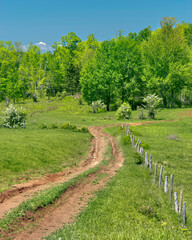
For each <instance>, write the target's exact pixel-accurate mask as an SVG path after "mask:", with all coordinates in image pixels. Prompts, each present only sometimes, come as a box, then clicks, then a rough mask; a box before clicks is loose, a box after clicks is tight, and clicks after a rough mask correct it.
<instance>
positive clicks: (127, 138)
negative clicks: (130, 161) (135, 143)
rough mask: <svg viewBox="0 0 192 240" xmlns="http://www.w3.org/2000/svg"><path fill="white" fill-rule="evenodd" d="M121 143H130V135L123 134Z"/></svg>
mask: <svg viewBox="0 0 192 240" xmlns="http://www.w3.org/2000/svg"><path fill="white" fill-rule="evenodd" d="M122 143H123V145H130V144H131V139H130V136H124V137H123V139H122Z"/></svg>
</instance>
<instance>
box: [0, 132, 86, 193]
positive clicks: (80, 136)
mask: <svg viewBox="0 0 192 240" xmlns="http://www.w3.org/2000/svg"><path fill="white" fill-rule="evenodd" d="M0 134H1V138H0V146H1V147H0V192H1V191H3V190H5V189H7V188H9V187H10V186H11V185H13V184H15V183H19V182H23V181H26V180H28V179H31V178H34V177H37V176H41V175H44V174H48V173H54V172H59V171H62V170H64V169H65V168H69V167H72V166H73V165H76V164H77V163H79V162H80V161H81V160H82V158H83V157H85V156H86V154H87V153H88V151H89V149H90V139H91V134H90V133H79V132H78V133H77V132H71V131H68V130H62V129H39V130H35V129H30V128H29V129H28V128H26V129H5V128H1V129H0Z"/></svg>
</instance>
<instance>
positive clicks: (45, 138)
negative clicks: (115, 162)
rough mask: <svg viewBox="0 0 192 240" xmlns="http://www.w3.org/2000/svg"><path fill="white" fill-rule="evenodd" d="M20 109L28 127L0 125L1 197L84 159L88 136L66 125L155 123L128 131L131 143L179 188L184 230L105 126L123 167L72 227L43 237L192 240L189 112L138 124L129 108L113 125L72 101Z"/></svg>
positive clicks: (115, 131)
mask: <svg viewBox="0 0 192 240" xmlns="http://www.w3.org/2000/svg"><path fill="white" fill-rule="evenodd" d="M17 106H19V107H20V106H22V107H24V108H25V109H26V111H27V113H28V117H27V121H26V129H22V128H19V129H6V128H0V136H1V138H0V146H1V147H0V192H2V191H3V190H5V189H8V188H10V187H11V186H12V185H13V184H15V183H18V182H23V181H27V180H28V179H31V178H35V177H39V176H42V175H44V174H47V173H53V172H58V171H62V170H64V169H66V168H69V167H72V166H74V165H76V164H77V163H78V162H79V161H81V159H83V158H84V157H85V156H86V154H87V153H88V151H89V149H90V146H91V145H90V140H91V137H92V136H91V134H90V133H88V132H82V131H77V130H76V129H75V130H70V129H63V128H62V125H63V124H67V123H69V122H70V124H71V125H75V126H76V127H77V128H78V129H81V128H82V127H84V126H87V125H88V126H94V125H106V126H107V125H110V124H116V123H129V122H141V121H153V122H154V124H146V125H141V126H136V127H130V129H131V131H132V132H133V134H134V135H135V137H136V140H137V139H140V140H141V141H142V144H143V147H144V150H145V151H147V152H148V153H149V154H152V158H153V162H154V163H157V164H158V165H159V167H160V165H163V166H164V173H163V177H164V176H165V175H167V176H169V177H170V174H173V175H174V191H175V190H177V191H178V192H179V190H180V189H181V188H183V189H184V201H186V203H187V218H188V222H187V226H182V221H181V218H180V217H179V216H178V215H177V214H176V213H175V212H174V210H173V205H172V203H171V202H170V201H169V196H168V195H167V194H164V193H163V190H162V189H160V188H159V187H157V186H156V184H154V183H153V175H152V173H150V171H149V169H146V168H144V167H143V165H142V164H137V160H138V156H137V155H136V153H135V152H134V151H133V149H132V148H131V147H130V145H126V144H125V145H124V144H123V143H122V138H123V136H124V132H123V131H122V130H120V127H112V128H107V129H106V131H107V132H109V133H110V134H111V135H113V136H115V137H116V138H117V140H118V144H119V147H120V148H122V149H123V153H124V156H125V164H124V166H123V167H122V168H121V169H120V170H119V171H118V173H117V174H116V176H115V177H114V178H113V179H112V181H111V182H110V183H109V184H108V185H107V187H106V188H105V189H103V190H101V191H99V193H98V194H97V196H96V198H95V199H93V201H92V202H90V203H89V206H88V207H87V209H86V210H85V211H84V212H82V213H81V214H80V215H79V217H78V218H77V221H76V222H75V223H74V224H72V225H69V226H65V227H64V228H63V229H61V230H59V231H57V232H56V233H54V234H53V235H51V236H49V237H48V239H59V237H61V239H155V240H156V239H191V238H192V235H191V229H192V201H191V191H192V173H191V168H192V149H191V145H192V138H191V133H192V124H191V117H192V115H190V111H192V109H163V110H160V111H159V112H158V113H157V115H156V120H149V119H144V120H139V119H138V112H137V111H133V112H132V115H131V119H129V120H121V121H117V120H116V117H115V112H104V113H98V114H93V113H92V109H91V107H90V106H88V105H87V104H85V103H83V104H79V100H78V99H74V98H72V97H66V98H64V99H63V100H51V101H49V102H48V101H47V100H45V99H42V100H41V101H40V102H37V103H33V102H32V101H26V102H25V103H18V104H17ZM4 109H5V103H1V104H0V111H3V110H4ZM161 120H162V121H161ZM170 120H176V121H170ZM45 124H46V126H47V127H46V128H45V127H44V126H45ZM158 173H159V172H158ZM42 201H43V200H42ZM41 204H42V205H43V203H41Z"/></svg>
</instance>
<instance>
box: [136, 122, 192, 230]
mask: <svg viewBox="0 0 192 240" xmlns="http://www.w3.org/2000/svg"><path fill="white" fill-rule="evenodd" d="M132 129H133V130H136V131H137V132H139V133H140V136H137V137H136V140H137V139H138V138H139V139H140V140H141V141H143V142H145V143H147V144H148V149H147V150H146V151H147V152H148V153H150V154H152V158H153V161H154V163H157V164H158V165H159V169H160V165H163V167H164V174H163V177H165V176H168V177H169V179H170V175H171V174H173V175H174V191H177V192H178V193H179V192H180V189H181V188H183V189H184V201H186V203H187V210H188V224H189V225H190V226H192V201H191V192H192V172H191V170H192V148H191V146H192V138H191V134H192V124H191V118H186V119H183V120H180V121H177V122H171V123H170V122H166V123H156V124H150V125H143V126H137V127H133V128H132ZM158 173H159V170H158Z"/></svg>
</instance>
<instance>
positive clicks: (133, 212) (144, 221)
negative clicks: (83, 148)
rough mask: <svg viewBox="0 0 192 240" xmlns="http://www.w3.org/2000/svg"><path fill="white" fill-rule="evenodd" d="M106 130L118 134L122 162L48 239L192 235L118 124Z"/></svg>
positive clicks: (181, 236) (154, 237) (157, 237)
mask: <svg viewBox="0 0 192 240" xmlns="http://www.w3.org/2000/svg"><path fill="white" fill-rule="evenodd" d="M108 132H110V133H111V134H112V135H117V139H118V142H119V144H120V145H121V147H122V148H123V152H124V156H125V164H124V166H123V167H122V168H121V169H120V171H118V173H117V174H116V175H115V177H114V178H113V179H112V181H111V182H110V183H109V184H108V186H107V188H105V189H103V190H101V191H100V192H99V193H98V195H97V197H96V198H95V199H94V200H93V201H92V202H91V203H90V204H89V206H88V207H87V209H86V210H85V211H84V212H83V213H81V214H80V215H79V217H78V218H77V221H76V222H75V223H74V224H72V225H68V226H66V227H65V228H63V229H61V230H59V231H57V232H56V233H54V234H52V235H51V236H49V237H47V239H48V240H56V239H59V238H61V239H62V240H63V239H65V240H66V239H70V240H71V239H76V240H77V239H80V240H84V239H99V240H104V239H155V240H162V239H166V240H167V239H174V240H175V239H176V240H177V239H178V240H180V239H191V237H192V235H191V232H190V230H189V229H187V228H184V227H182V224H181V218H180V217H179V216H178V215H177V214H176V213H175V212H174V210H173V206H172V203H171V202H170V201H169V198H168V196H167V195H166V194H164V193H163V191H162V189H160V188H158V187H157V186H156V184H154V183H153V181H152V179H153V177H152V173H150V172H149V169H147V168H145V167H143V165H138V164H137V160H138V156H137V154H136V153H135V152H134V151H133V150H132V147H131V146H130V145H127V144H125V145H122V144H121V143H122V137H123V136H122V134H121V133H120V131H119V128H110V129H108Z"/></svg>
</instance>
